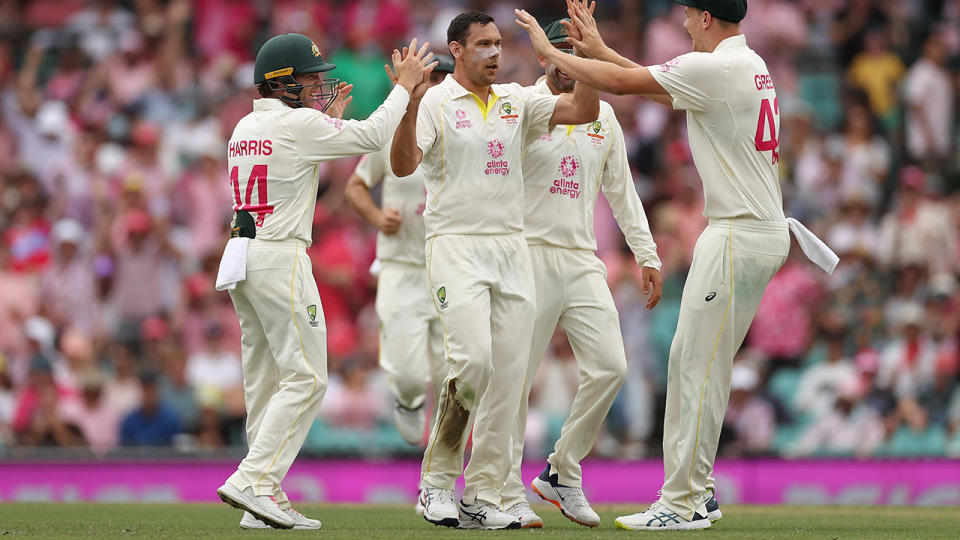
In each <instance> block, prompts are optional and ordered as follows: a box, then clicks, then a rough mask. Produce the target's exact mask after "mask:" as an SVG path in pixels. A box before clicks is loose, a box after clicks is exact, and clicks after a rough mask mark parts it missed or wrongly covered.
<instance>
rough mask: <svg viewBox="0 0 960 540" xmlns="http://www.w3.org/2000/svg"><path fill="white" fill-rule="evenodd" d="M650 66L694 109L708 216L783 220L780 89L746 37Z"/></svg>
mask: <svg viewBox="0 0 960 540" xmlns="http://www.w3.org/2000/svg"><path fill="white" fill-rule="evenodd" d="M649 69H650V73H651V74H652V75H653V78H654V79H656V80H657V82H659V83H660V86H662V87H663V88H664V90H666V91H667V92H668V93H669V94H670V97H671V99H672V100H673V108H674V109H682V110H686V111H687V132H688V137H689V140H690V150H691V152H692V153H693V161H694V164H695V165H696V167H697V172H698V173H700V179H701V180H702V181H703V195H704V199H705V202H706V204H705V205H704V210H703V215H704V216H706V217H708V218H752V219H758V220H761V221H783V219H784V215H783V196H782V195H781V193H780V183H779V180H778V175H777V167H778V165H777V164H778V162H779V159H780V158H779V154H778V145H779V139H778V137H779V133H780V114H779V103H778V102H777V93H776V91H775V90H774V88H773V79H772V78H771V77H770V72H769V71H768V70H767V65H766V63H765V62H764V61H763V59H762V58H760V56H759V55H757V53H755V52H753V50H752V49H750V47H747V40H746V37H744V35H743V34H740V35H737V36H732V37H729V38H727V39H725V40H723V41H721V42H720V44H719V45H717V48H716V49H715V50H714V51H713V52H712V53H703V52H692V53H687V54H684V55H681V56H678V57H676V58H674V59H673V60H670V61H669V62H666V63H664V64H662V65H659V66H650V67H649Z"/></svg>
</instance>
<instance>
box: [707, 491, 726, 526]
mask: <svg viewBox="0 0 960 540" xmlns="http://www.w3.org/2000/svg"><path fill="white" fill-rule="evenodd" d="M707 519H709V520H710V523H713V522H715V521H720V520H721V519H723V512H721V511H720V503H718V502H717V497H716V494H715V493H714V492H713V490H712V489H711V490H710V499H708V500H707Z"/></svg>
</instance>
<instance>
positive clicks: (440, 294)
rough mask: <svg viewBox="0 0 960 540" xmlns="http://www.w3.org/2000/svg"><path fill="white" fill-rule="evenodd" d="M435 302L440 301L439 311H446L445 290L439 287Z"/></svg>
mask: <svg viewBox="0 0 960 540" xmlns="http://www.w3.org/2000/svg"><path fill="white" fill-rule="evenodd" d="M437 300H439V301H440V309H447V305H448V304H447V288H446V287H440V288H439V289H437Z"/></svg>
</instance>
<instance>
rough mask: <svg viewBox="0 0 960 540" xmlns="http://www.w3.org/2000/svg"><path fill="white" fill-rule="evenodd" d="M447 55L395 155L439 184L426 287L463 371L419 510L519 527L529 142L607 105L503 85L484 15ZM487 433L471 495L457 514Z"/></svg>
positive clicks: (466, 18) (530, 289) (432, 443)
mask: <svg viewBox="0 0 960 540" xmlns="http://www.w3.org/2000/svg"><path fill="white" fill-rule="evenodd" d="M447 42H448V46H449V49H450V52H451V54H452V55H453V57H454V62H455V66H456V67H455V68H454V72H453V75H451V76H449V77H447V78H446V79H445V80H444V81H443V82H442V83H440V84H438V85H437V86H434V87H433V88H431V89H429V90H427V93H426V95H425V96H424V97H423V100H422V102H421V103H420V107H419V110H418V113H417V118H415V119H414V118H413V115H410V114H408V115H406V116H405V117H404V119H403V121H402V122H401V124H400V128H399V129H398V130H397V134H396V136H395V137H394V141H393V147H392V149H391V152H390V158H391V163H392V166H393V170H394V173H396V174H397V176H401V177H403V176H406V175H409V174H411V173H412V172H413V171H414V170H415V169H416V168H417V166H418V165H419V166H420V167H421V168H422V170H423V175H424V178H425V179H426V188H427V205H426V210H425V212H424V223H425V226H426V242H427V244H426V249H425V251H426V259H427V278H428V281H429V284H430V290H431V295H432V298H433V302H434V305H435V306H436V309H437V312H438V314H439V317H440V322H441V324H442V325H443V329H444V338H445V351H444V352H445V355H446V358H447V361H448V362H449V364H450V371H449V373H448V375H447V378H446V379H445V380H444V383H443V387H442V388H441V391H440V392H441V393H440V402H439V404H438V412H437V416H436V420H435V422H434V426H433V429H432V430H431V433H430V440H429V443H428V445H427V448H426V452H425V454H424V459H423V470H422V474H421V486H420V487H421V492H420V501H421V503H422V504H423V506H424V507H425V512H424V518H426V519H427V520H428V521H430V522H432V523H437V524H441V525H447V526H457V525H458V524H459V526H461V527H465V528H483V529H502V528H518V527H520V522H519V521H518V520H517V519H516V518H515V517H513V516H511V515H509V514H506V513H505V512H503V511H502V510H501V509H500V503H501V498H500V492H501V490H502V488H503V483H504V481H505V480H506V477H507V474H508V473H509V469H510V453H511V452H510V434H511V431H512V427H513V424H514V421H515V419H516V415H517V410H518V408H519V407H520V395H521V393H522V391H523V378H522V377H520V376H518V374H519V373H522V372H523V371H524V370H525V366H526V365H527V362H528V360H529V354H530V335H531V333H532V332H533V319H534V315H535V289H534V284H533V274H532V268H531V266H530V256H529V253H528V250H527V243H526V241H525V240H524V238H523V176H522V172H521V168H520V159H521V156H522V154H523V149H524V147H525V145H526V143H527V142H529V140H530V139H531V138H536V137H537V136H538V135H541V134H545V133H549V132H550V131H552V127H553V126H554V125H556V124H583V123H586V122H592V121H593V120H596V118H597V114H598V109H599V103H598V99H597V93H596V91H595V90H592V89H590V88H588V87H585V86H582V85H576V88H575V89H574V91H573V92H572V93H569V94H563V95H561V96H553V95H543V94H537V93H533V92H530V91H529V90H525V89H524V88H523V87H522V86H520V85H518V84H515V83H513V84H493V83H494V81H495V80H496V78H497V72H498V70H499V68H500V58H501V39H500V31H499V30H498V29H497V26H496V24H494V22H493V19H492V18H491V17H490V16H488V15H486V14H484V13H479V12H469V13H462V14H460V15H458V16H457V17H455V18H454V19H453V21H452V22H451V23H450V26H449V28H448V30H447ZM474 420H475V423H474ZM474 424H475V425H476V429H475V430H474V431H473V453H472V455H471V457H470V463H469V465H468V466H467V469H466V472H465V474H464V476H465V480H466V487H465V489H464V493H463V497H462V498H461V500H460V501H459V503H455V502H454V492H453V489H454V483H455V482H456V479H457V477H458V476H460V473H461V471H462V470H463V451H464V446H465V445H466V442H467V437H468V436H469V435H470V430H471V427H472V426H473V425H474Z"/></svg>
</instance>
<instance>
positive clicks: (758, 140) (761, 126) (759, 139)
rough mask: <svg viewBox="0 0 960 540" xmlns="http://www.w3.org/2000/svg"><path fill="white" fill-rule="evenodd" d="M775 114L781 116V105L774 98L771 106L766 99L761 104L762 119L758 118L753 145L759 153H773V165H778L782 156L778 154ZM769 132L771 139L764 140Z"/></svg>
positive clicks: (778, 143) (778, 144) (778, 142)
mask: <svg viewBox="0 0 960 540" xmlns="http://www.w3.org/2000/svg"><path fill="white" fill-rule="evenodd" d="M774 114H780V105H779V103H777V98H773V105H772V106H771V105H770V99H769V98H765V99H764V100H763V101H761V102H760V117H759V118H757V134H756V136H754V138H753V144H754V145H755V146H756V148H757V151H758V152H764V151H766V150H770V151H771V152H773V161H772V162H771V163H773V164H776V163H778V162H779V161H780V154H779V153H778V152H777V147H778V146H780V141H779V140H777V124H776V122H775V121H774V116H773V115H774ZM767 126H769V129H766V127H767ZM768 131H769V133H770V138H769V139H764V135H765V134H766V133H767V132H768Z"/></svg>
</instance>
